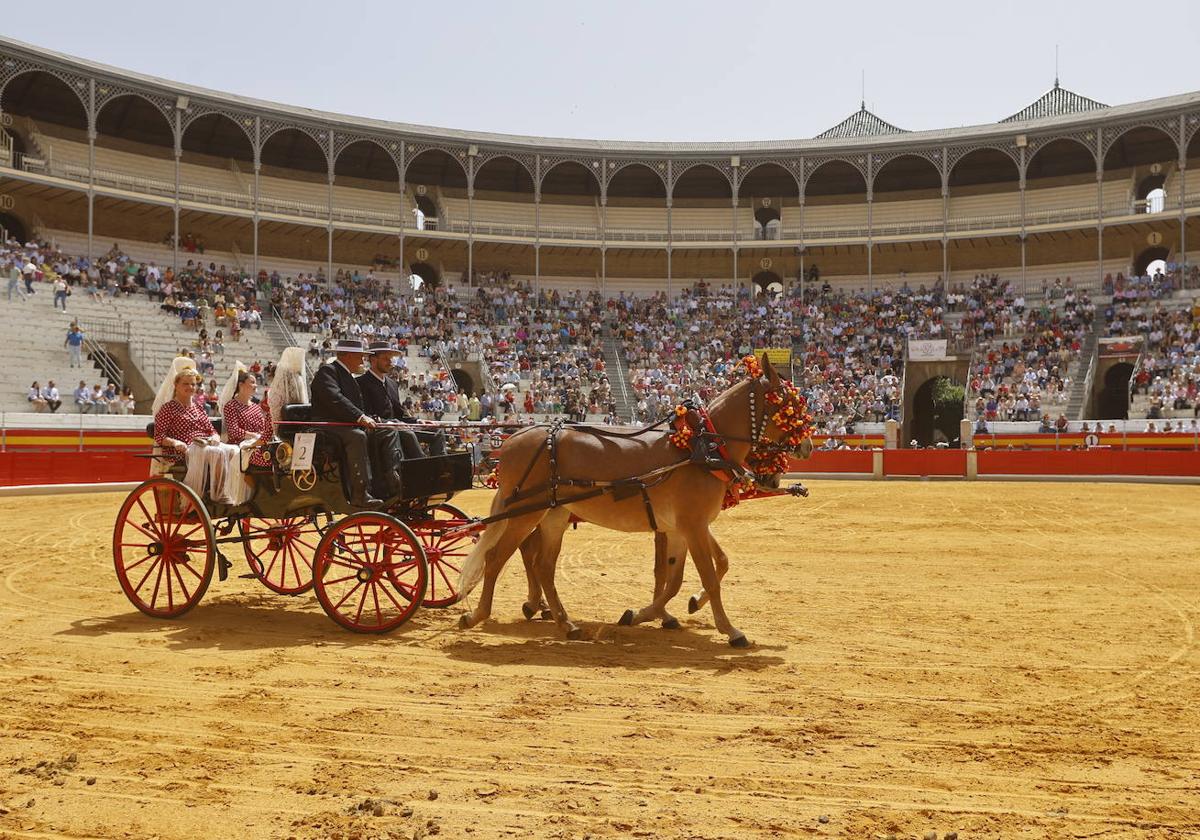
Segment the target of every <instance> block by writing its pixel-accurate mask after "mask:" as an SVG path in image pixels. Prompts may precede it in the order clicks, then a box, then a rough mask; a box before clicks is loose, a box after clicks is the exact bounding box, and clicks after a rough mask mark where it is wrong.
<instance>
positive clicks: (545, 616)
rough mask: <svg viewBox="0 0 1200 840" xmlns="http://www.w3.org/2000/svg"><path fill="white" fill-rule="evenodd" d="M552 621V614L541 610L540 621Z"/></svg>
mask: <svg viewBox="0 0 1200 840" xmlns="http://www.w3.org/2000/svg"><path fill="white" fill-rule="evenodd" d="M553 620H554V613H552V612H550V610H542V621H553Z"/></svg>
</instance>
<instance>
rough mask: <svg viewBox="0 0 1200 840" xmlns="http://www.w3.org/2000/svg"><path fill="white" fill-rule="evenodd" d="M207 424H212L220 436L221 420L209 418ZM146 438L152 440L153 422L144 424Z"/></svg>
mask: <svg viewBox="0 0 1200 840" xmlns="http://www.w3.org/2000/svg"><path fill="white" fill-rule="evenodd" d="M208 420H209V422H210V423H212V424H213V428H214V429H216V430H217V434H221V424H222V420H221V418H220V417H209V418H208ZM146 437H148V438H150V439H151V440H153V439H154V421H153V420H151V421H150V422H149V423H147V424H146Z"/></svg>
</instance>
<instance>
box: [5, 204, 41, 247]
mask: <svg viewBox="0 0 1200 840" xmlns="http://www.w3.org/2000/svg"><path fill="white" fill-rule="evenodd" d="M32 231H33V228H32V226H30V225H29V224H28V223H27V222H26V221H25V219H22V218H21V217H20V216H19V215H17V214H16V213H15V212H12V211H3V210H0V243H3V242H4V241H5V236H6V235H7V237H9V238H12V239H15V240H17V241H18V242H20V243H21V244H22V245H24V244H25V243H26V242H28V241H29V240H30V238H31V236H30V234H31V233H32Z"/></svg>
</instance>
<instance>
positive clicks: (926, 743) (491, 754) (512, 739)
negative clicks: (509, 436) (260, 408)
mask: <svg viewBox="0 0 1200 840" xmlns="http://www.w3.org/2000/svg"><path fill="white" fill-rule="evenodd" d="M812 490H813V494H812V497H811V498H809V499H807V500H791V499H782V500H770V501H757V502H750V503H746V504H744V505H742V506H741V507H739V508H737V509H736V510H734V511H731V512H729V513H727V514H725V515H724V516H723V517H722V519H721V520H720V523H719V527H718V528H717V529H716V532H717V535H718V537H719V538H720V539H721V540H722V542H723V544H725V545H726V547H727V549H728V550H729V553H730V555H731V558H732V569H731V571H730V574H729V577H728V578H727V582H728V586H727V589H726V592H727V603H728V607H729V611H730V615H731V617H732V618H733V620H734V622H735V623H736V624H738V625H739V626H740V627H741V628H742V629H744V630H745V631H746V632H747V633H748V635H749V636H750V638H751V639H752V640H753V641H754V642H755V645H754V646H753V647H752V648H750V649H749V650H747V651H735V650H732V649H730V648H729V647H728V646H727V645H726V643H725V640H724V638H723V637H722V636H720V635H719V634H718V633H717V632H716V631H715V630H714V628H713V626H712V623H711V618H710V615H709V613H708V611H707V610H705V611H704V612H703V613H700V614H699V615H697V616H694V617H688V616H686V611H687V610H686V605H685V603H684V598H682V597H681V598H680V599H678V600H677V602H676V604H675V607H676V608H677V609H676V610H675V611H676V613H677V614H678V615H679V616H680V617H681V618H682V619H683V621H684V629H682V630H680V631H675V632H671V631H664V630H661V629H659V628H658V627H657V626H656V625H655V626H651V625H646V626H643V627H638V628H623V627H621V628H618V627H615V626H613V625H612V624H611V623H609V622H614V621H615V620H616V619H617V617H618V616H619V615H620V614H621V612H622V610H624V609H625V608H626V607H630V606H640V605H642V604H643V603H644V602H645V601H646V600H648V596H649V593H650V587H651V550H652V543H651V540H650V537H649V536H648V535H636V536H624V535H620V534H614V533H611V532H606V531H601V530H599V529H596V528H591V527H584V528H580V530H578V531H577V532H574V533H571V534H569V535H568V538H567V542H566V545H565V546H564V556H563V560H562V562H561V565H560V569H561V572H560V592H561V593H562V595H563V598H564V600H565V602H566V605H567V607H568V609H569V610H571V612H572V613H573V614H574V615H575V616H576V617H577V618H578V619H582V620H583V621H584V622H586V629H587V632H588V634H589V635H591V636H593V637H594V638H593V639H592V640H590V641H585V642H566V641H564V640H561V639H560V638H559V636H558V634H557V632H556V630H555V628H554V626H553V625H552V624H549V623H544V622H526V621H524V620H523V619H521V616H520V612H519V605H520V602H521V600H522V598H523V596H524V586H523V580H522V575H521V571H520V564H519V560H514V562H512V563H511V564H510V565H509V567H508V569H507V570H506V572H505V576H504V577H503V579H502V580H501V582H500V586H499V587H498V597H497V609H496V615H495V617H494V619H493V621H492V622H490V623H489V624H487V625H484V626H482V627H480V628H477V629H475V630H472V631H467V632H462V631H459V630H458V629H456V627H455V620H456V619H457V617H458V613H459V610H458V609H451V610H449V611H444V612H438V611H431V610H425V611H422V612H420V613H418V615H417V616H416V617H415V618H414V619H413V620H412V621H411V622H410V623H409V624H408V625H406V626H405V627H404V628H402V629H401V630H400V631H399V632H397V633H395V634H394V635H392V636H387V637H382V638H379V637H363V636H357V635H354V634H351V633H348V632H345V631H343V630H341V629H339V628H338V627H337V626H336V625H334V624H333V623H332V622H331V621H330V620H329V619H328V618H326V616H325V615H324V613H323V612H321V609H320V607H319V605H318V604H317V603H316V600H315V598H314V597H313V596H312V595H311V594H309V595H305V596H301V597H299V598H293V599H289V598H284V597H280V596H276V595H272V594H271V593H269V592H267V591H266V590H265V589H262V588H259V587H258V584H256V583H255V582H254V581H252V580H243V579H238V578H237V577H231V578H230V579H229V580H228V581H227V582H225V583H223V584H222V583H220V582H218V581H216V580H214V582H213V585H212V587H211V588H210V589H209V592H208V595H207V596H206V599H205V601H204V602H203V603H202V604H201V605H200V606H199V607H197V608H196V609H195V610H194V611H193V612H192V613H191V614H189V615H188V616H186V617H185V618H184V619H183V620H181V621H179V622H177V623H170V622H162V621H155V620H152V619H149V618H146V617H144V616H142V615H141V614H140V613H138V612H136V611H134V610H133V608H132V607H131V606H130V605H129V604H128V602H126V601H125V599H124V596H123V595H122V594H121V591H120V589H119V587H118V585H117V582H116V579H115V577H114V574H113V570H112V560H111V556H110V547H109V543H110V533H111V528H112V522H113V516H114V514H115V512H116V510H117V507H118V505H119V503H120V501H121V498H122V497H121V496H119V495H102V496H65V497H41V498H20V499H17V498H9V499H3V500H0V575H2V576H3V588H2V589H0V627H2V628H3V636H2V639H0V675H3V679H2V681H0V701H2V702H0V836H3V837H9V836H12V837H51V836H53V837H59V836H72V837H92V836H99V837H118V838H121V837H133V838H145V837H152V836H156V837H159V838H185V837H186V838H195V837H235V836H240V837H260V836H262V837H293V836H294V837H297V838H317V837H322V838H324V837H333V838H338V837H340V838H344V839H345V840H349V838H360V840H368V838H377V837H396V838H412V837H422V836H426V835H427V834H440V835H441V836H443V837H453V838H457V837H464V836H470V837H478V838H489V837H500V836H518V837H532V838H540V837H550V838H581V837H587V836H592V837H596V838H600V837H652V838H660V837H661V838H676V837H686V838H717V837H722V838H724V837H730V838H740V837H755V838H757V837H792V836H800V837H855V838H871V837H877V838H882V837H887V836H888V835H889V834H895V836H897V837H922V836H924V835H925V834H926V832H928V831H931V830H932V831H936V832H937V834H938V837H939V838H942V837H944V836H945V834H946V833H948V832H952V831H957V832H958V836H959V837H960V838H964V840H965V838H982V837H995V838H1025V837H1056V838H1057V837H1066V838H1098V837H1099V838H1110V837H1111V838H1151V837H1152V838H1163V837H1171V838H1174V837H1196V836H1200V709H1198V706H1197V703H1196V699H1195V698H1196V693H1197V689H1198V688H1200V654H1198V653H1197V649H1196V627H1195V624H1196V621H1197V620H1200V576H1198V575H1197V567H1198V562H1200V561H1198V558H1200V544H1198V541H1200V536H1198V535H1200V488H1198V487H1169V486H1138V485H1066V484H963V483H899V484H898V483H889V484H882V483H870V482H815V483H813V484H812ZM488 498H489V494H485V493H483V492H472V493H470V494H466V495H465V496H463V497H460V499H459V501H460V502H462V504H463V506H464V507H467V508H468V509H470V510H472V511H474V512H480V511H482V510H483V509H484V508H485V507H486V504H487V502H488ZM235 548H236V547H235ZM245 570H246V569H245V566H244V563H243V562H242V561H241V560H240V557H239V558H238V562H237V564H236V565H235V568H234V572H235V574H240V573H242V572H244V571H245ZM687 580H688V582H687V584H686V588H685V593H686V592H690V591H693V590H694V588H695V586H696V583H695V581H696V575H695V571H694V569H689V573H688V579H687ZM43 762H45V763H43ZM39 765H40V766H39ZM368 800H369V801H368ZM380 814H381V815H380Z"/></svg>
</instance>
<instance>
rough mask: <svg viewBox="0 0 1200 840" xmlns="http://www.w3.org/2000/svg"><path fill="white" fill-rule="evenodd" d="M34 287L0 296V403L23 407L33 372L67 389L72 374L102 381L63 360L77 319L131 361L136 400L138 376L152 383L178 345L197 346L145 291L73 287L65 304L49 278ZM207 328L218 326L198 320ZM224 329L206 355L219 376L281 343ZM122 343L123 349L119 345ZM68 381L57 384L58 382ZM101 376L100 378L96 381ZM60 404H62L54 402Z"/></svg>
mask: <svg viewBox="0 0 1200 840" xmlns="http://www.w3.org/2000/svg"><path fill="white" fill-rule="evenodd" d="M34 288H35V289H37V293H36V294H35V295H34V296H33V297H32V298H31V299H27V300H25V301H21V302H17V301H15V300H14V301H13V303H11V304H7V302H6V301H0V339H2V340H3V341H4V346H5V347H6V350H5V364H4V365H3V366H0V368H2V371H3V372H2V373H0V410H4V411H17V410H26V409H28V403H27V402H26V399H25V394H26V391H27V390H28V388H29V385H30V383H31V382H32V381H33V380H34V379H35V378H36V379H37V380H38V381H39V382H41V383H42V384H45V380H46V379H54V380H55V383H56V384H57V385H58V388H59V391H60V392H69V391H71V390H74V388H75V386H76V385H77V384H78V382H79V379H80V378H81V376H82V378H84V379H86V380H87V381H88V385H89V386H90V385H93V384H95V382H96V381H101V379H100V371H99V368H98V366H95V365H91V364H90V363H85V367H84V369H83V371H84V372H83V374H80V373H79V372H78V371H75V372H72V371H71V369H70V368H69V367H68V358H67V351H66V349H65V348H64V347H63V340H64V338H65V337H66V332H67V327H68V326H69V325H70V324H71V322H72V321H74V320H78V321H79V322H80V324H81V325H82V326H83V327H84V332H85V334H87V335H88V336H89V337H90V338H92V339H93V340H96V341H99V342H101V343H104V344H105V345H106V346H109V347H113V349H114V351H115V354H116V357H117V358H122V357H123V359H124V362H123V364H124V369H125V371H124V372H125V373H126V374H129V373H133V372H134V371H130V370H128V368H130V367H133V368H135V369H136V374H137V375H136V376H129V375H126V377H125V378H126V379H128V380H129V382H130V383H131V384H133V385H135V395H137V396H138V397H139V401H141V400H142V399H143V398H144V396H145V394H144V392H143V393H142V394H138V393H137V387H136V386H137V384H138V382H139V380H142V382H144V383H145V384H146V385H148V386H149V387H150V388H151V389H153V388H157V387H158V383H159V382H160V380H161V378H162V377H163V376H164V375H166V371H167V369H168V367H169V366H170V364H171V359H173V358H174V357H175V356H176V355H177V354H178V352H179V351H180V350H181V349H188V350H193V351H195V350H196V342H197V333H196V332H195V331H193V330H190V329H187V328H185V327H184V326H182V324H181V323H180V322H179V320H178V318H176V317H174V316H172V315H169V314H167V313H165V312H163V311H162V310H161V309H160V308H159V304H158V303H157V302H154V301H150V300H148V299H147V298H146V297H144V296H134V297H129V298H125V297H117V298H108V297H105V298H101V299H99V300H92V299H90V298H89V297H88V296H87V295H85V294H84V293H83V292H81V291H79V290H77V289H76V290H74V294H72V295H71V297H70V298H69V299H68V301H67V312H65V313H64V312H62V311H61V310H56V309H54V307H53V292H52V291H51V286H50V284H49V283H39V284H37V285H36V286H35V287H34ZM205 326H206V327H207V328H208V332H209V335H213V334H215V332H216V330H217V329H218V327H217V326H216V325H215V324H213V323H208V324H206V325H205ZM224 333H225V354H224V356H217V357H215V358H214V359H213V361H214V365H215V372H214V373H213V374H212V375H211V376H210V377H209V378H213V379H216V380H217V382H218V383H223V382H224V381H225V378H226V377H227V376H228V375H229V373H230V371H231V370H232V369H233V366H234V363H235V362H236V361H238V360H241V361H242V362H245V363H246V364H250V363H251V362H254V361H256V360H257V361H261V362H263V363H264V364H265V363H267V362H272V361H276V360H277V359H278V358H279V353H280V350H281V348H280V347H279V346H278V345H277V344H276V341H275V340H274V338H273V337H272V336H271V335H270V334H269V333H268V332H267V330H266V329H265V325H264V329H262V330H247V331H244V332H243V333H242V338H241V340H240V341H233V340H232V339H231V337H230V335H229V330H228V329H227V328H226V329H224ZM126 345H127V348H128V352H127V354H126V353H123V352H122V349H123V347H124V346H126ZM66 383H69V387H67V388H64V384H66ZM101 384H104V383H103V382H101ZM60 410H61V409H60Z"/></svg>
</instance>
